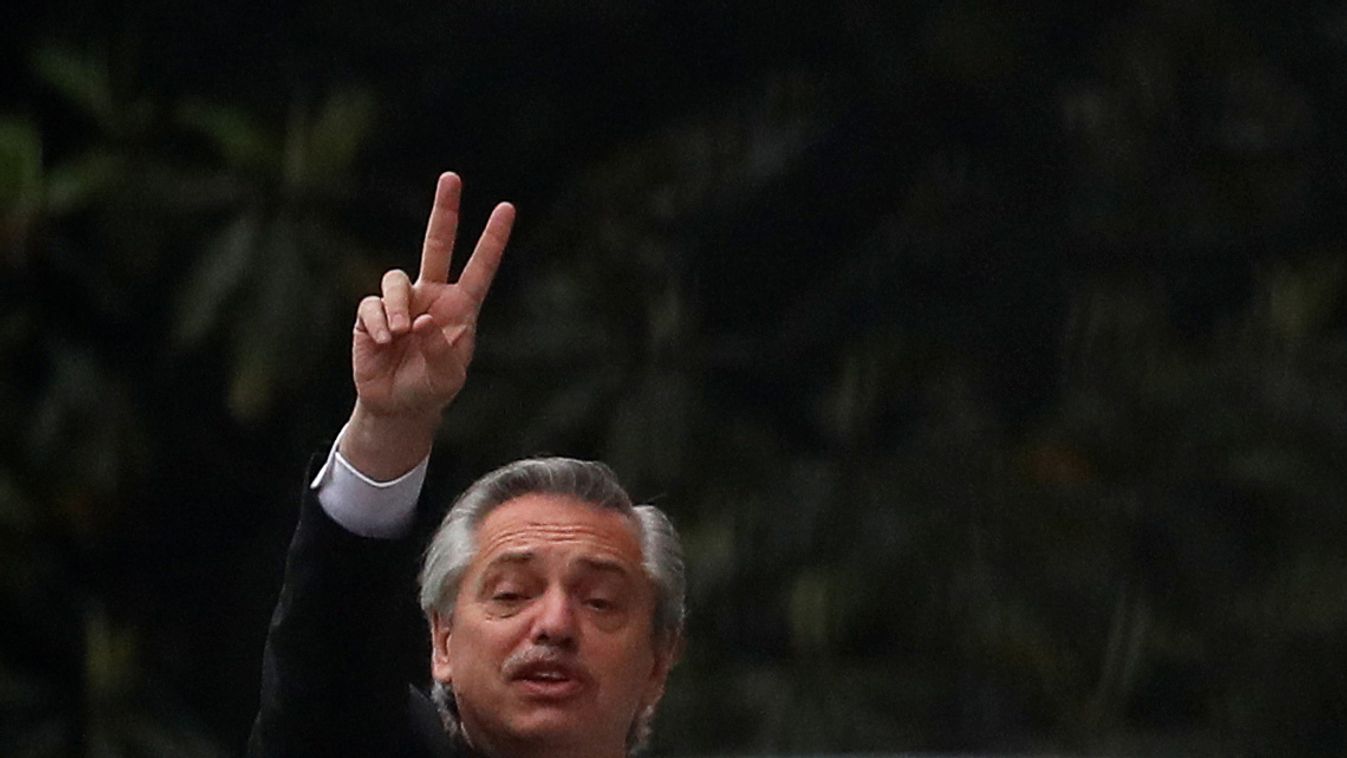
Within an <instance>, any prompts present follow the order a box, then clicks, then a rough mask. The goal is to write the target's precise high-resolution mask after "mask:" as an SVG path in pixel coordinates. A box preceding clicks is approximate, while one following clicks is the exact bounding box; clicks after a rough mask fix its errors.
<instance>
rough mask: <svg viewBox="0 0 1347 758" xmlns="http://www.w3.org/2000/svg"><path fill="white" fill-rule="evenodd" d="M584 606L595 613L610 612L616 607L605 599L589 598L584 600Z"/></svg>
mask: <svg viewBox="0 0 1347 758" xmlns="http://www.w3.org/2000/svg"><path fill="white" fill-rule="evenodd" d="M585 605H587V606H589V607H590V608H592V609H594V610H596V611H611V610H613V609H614V608H616V607H617V604H616V603H614V602H613V601H612V600H609V599H608V598H606V597H591V598H588V599H586V600H585Z"/></svg>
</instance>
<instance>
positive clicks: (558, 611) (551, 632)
mask: <svg viewBox="0 0 1347 758" xmlns="http://www.w3.org/2000/svg"><path fill="white" fill-rule="evenodd" d="M575 633H576V624H575V609H574V608H573V607H572V606H571V598H570V596H569V595H568V594H567V593H566V592H565V591H564V590H563V589H561V588H560V587H552V588H549V589H548V590H547V592H546V593H544V595H543V597H542V602H541V604H539V605H538V615H537V616H536V617H534V619H533V631H532V634H531V637H532V639H533V642H534V643H535V644H538V645H553V646H557V647H565V648H572V647H574V646H575Z"/></svg>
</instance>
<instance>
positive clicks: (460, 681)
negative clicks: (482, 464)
mask: <svg viewBox="0 0 1347 758" xmlns="http://www.w3.org/2000/svg"><path fill="white" fill-rule="evenodd" d="M461 189H462V184H461V182H460V180H459V178H458V177H457V176H455V175H454V174H444V175H443V176H441V177H440V180H439V185H438V187H437V188H436V193H435V204H434V207H433V209H432V211H431V214H430V222H429V226H428V228H427V231H426V239H425V245H424V247H423V249H422V254H421V268H420V273H419V276H418V277H417V279H416V281H415V282H413V281H411V279H410V278H409V277H408V276H407V275H406V274H404V273H403V272H401V271H397V270H394V271H390V272H388V273H387V274H385V275H384V277H383V282H382V292H381V294H380V295H379V296H371V297H368V298H366V299H365V300H363V301H362V302H361V303H360V306H359V308H358V311H357V316H356V323H355V330H354V335H353V338H352V351H351V352H352V368H353V374H354V378H355V387H356V395H357V399H356V403H355V408H354V409H353V411H352V413H351V417H350V420H349V421H348V422H347V424H346V427H345V428H344V429H343V430H342V432H341V434H340V436H339V437H338V441H337V444H336V445H335V446H334V447H333V449H332V451H331V452H330V454H329V456H328V460H327V462H326V463H325V464H323V466H322V468H321V469H320V470H319V471H318V473H317V475H316V476H315V477H314V479H313V483H312V485H311V486H310V487H309V488H307V489H306V491H305V494H304V501H303V504H302V506H301V511H300V520H299V525H298V527H297V528H296V532H295V537H294V541H293V543H292V545H291V548H290V554H289V557H288V559H287V564H286V576H285V585H284V587H283V589H282V591H281V598H280V601H279V603H278V605H277V608H276V613H275V615H274V617H273V619H272V625H271V630H270V633H269V635H268V638H267V646H266V651H265V653H264V659H263V681H262V699H261V705H260V708H259V713H258V717H257V721H256V722H255V724H254V726H253V732H252V736H251V738H250V740H249V744H248V747H249V753H250V754H251V755H257V756H262V755H268V756H270V755H286V756H290V755H380V756H384V755H406V756H432V755H472V756H483V757H487V758H496V757H497V756H502V757H503V756H511V757H513V756H544V755H546V756H577V757H578V756H588V757H596V758H605V757H611V758H617V757H618V756H623V755H627V754H628V753H629V752H630V751H631V750H633V749H635V748H636V747H638V746H639V744H640V742H641V740H642V739H643V738H644V735H645V731H646V729H647V728H648V724H649V720H650V716H651V714H652V713H653V711H654V708H655V705H656V704H657V703H658V701H659V699H660V697H661V695H662V694H663V691H664V683H665V679H666V677H667V675H668V672H669V669H670V667H671V666H672V665H673V663H674V661H675V659H676V657H677V651H678V648H679V644H680V640H681V634H682V624H683V584H684V583H683V566H682V555H681V548H680V547H679V544H678V537H677V534H676V533H675V531H674V529H673V527H672V525H671V524H670V523H669V521H668V519H667V518H665V517H664V515H663V514H661V513H660V512H659V511H658V510H657V509H655V508H653V507H652V506H633V505H632V504H631V501H630V499H629V498H628V497H627V495H626V493H625V492H624V491H623V490H622V488H621V486H620V485H619V484H618V483H617V481H616V479H615V478H614V476H613V474H612V472H611V471H610V470H609V469H608V468H607V467H606V466H604V465H603V464H600V463H592V462H585V461H576V460H571V459H564V458H550V459H532V460H524V461H518V462H516V463H513V464H510V465H507V466H505V467H503V468H501V469H498V470H497V471H495V472H492V473H491V474H488V475H487V476H486V477H483V478H482V479H481V480H479V481H478V482H477V483H475V484H474V485H472V486H471V487H470V488H469V489H468V490H467V491H466V492H464V494H463V495H462V496H461V497H460V498H459V499H458V500H457V501H456V502H455V504H454V506H453V508H451V510H450V512H449V514H448V516H446V517H445V519H444V522H443V523H442V525H441V526H440V528H439V530H438V531H437V532H436V534H435V537H434V538H433V539H432V541H431V545H430V547H429V549H428V550H427V553H426V559H425V563H424V566H423V568H422V571H421V607H422V610H423V611H424V612H425V614H426V619H427V621H428V623H429V625H430V636H431V674H432V677H433V679H434V681H435V687H434V693H435V694H434V701H435V704H434V705H432V704H431V701H430V700H429V699H427V698H426V697H425V696H424V695H423V694H422V693H420V692H419V691H417V690H415V689H414V688H413V689H411V690H410V691H409V688H408V686H407V684H406V683H405V682H403V681H400V680H399V677H398V675H397V673H396V668H397V667H395V666H390V665H386V664H387V661H386V659H387V657H388V655H389V650H388V646H389V645H392V644H395V641H396V640H397V638H398V635H397V629H396V626H397V623H396V616H397V614H396V613H395V612H394V611H395V608H396V605H397V596H398V594H399V593H401V592H404V591H406V590H407V589H409V587H406V586H405V585H404V582H405V581H409V580H410V577H409V576H408V575H407V572H406V571H405V570H404V569H405V568H406V566H407V565H408V564H409V563H410V560H409V556H408V554H409V553H412V552H414V550H415V546H414V545H410V544H409V543H411V542H412V540H410V539H408V538H407V535H408V532H409V530H410V528H411V523H412V520H413V515H414V510H415V503H416V500H417V498H418V496H419V491H420V487H421V482H422V480H423V479H424V475H425V466H426V461H427V459H428V457H429V455H430V449H431V444H432V441H433V438H434V435H435V430H436V428H437V426H438V424H439V421H440V416H441V414H442V412H443V410H444V409H445V408H446V407H447V406H448V405H449V404H450V402H451V401H452V400H453V399H454V397H455V396H456V395H457V394H458V392H459V390H461V389H462V387H463V384H464V382H465V380H466V377H467V369H468V365H469V364H470V363H471V360H472V354H473V348H474V343H475V338H476V324H477V319H478V315H479V314H480V312H481V306H482V303H483V301H484V300H485V298H486V294H487V290H488V289H489V287H490V285H491V281H492V279H493V278H494V276H495V273H496V269H497V267H498V266H499V264H500V259H501V256H502V254H503V253H504V250H505V246H506V243H507V241H508V239H509V235H510V229H511V226H512V224H513V221H514V208H513V207H512V206H510V205H509V204H508V203H501V204H500V205H498V206H497V207H496V209H495V211H494V212H493V213H492V214H491V217H490V220H488V222H487V225H486V229H485V230H484V231H483V233H482V236H481V239H480V240H479V241H478V243H477V247H476V249H475V250H474V251H473V254H472V257H471V258H469V260H468V262H467V264H466V266H465V267H464V269H463V273H462V275H461V276H460V277H459V279H458V281H457V282H454V283H450V282H449V281H448V277H449V264H450V258H451V255H452V252H453V246H454V237H455V233H456V228H457V225H458V205H459V196H460V193H461Z"/></svg>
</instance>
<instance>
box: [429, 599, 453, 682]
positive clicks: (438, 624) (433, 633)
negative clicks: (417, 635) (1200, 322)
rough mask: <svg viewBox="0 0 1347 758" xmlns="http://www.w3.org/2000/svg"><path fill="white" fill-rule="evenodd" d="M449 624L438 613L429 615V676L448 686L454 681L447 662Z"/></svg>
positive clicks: (451, 667)
mask: <svg viewBox="0 0 1347 758" xmlns="http://www.w3.org/2000/svg"><path fill="white" fill-rule="evenodd" d="M450 626H451V623H450V621H449V620H448V619H447V618H445V617H444V616H441V615H440V612H439V611H431V613H430V675H431V677H433V678H434V679H435V681H437V682H441V683H443V684H449V683H450V682H452V681H453V679H454V672H453V666H451V665H450V662H449V639H450V633H451V629H450Z"/></svg>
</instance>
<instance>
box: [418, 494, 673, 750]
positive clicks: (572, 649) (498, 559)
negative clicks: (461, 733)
mask: <svg viewBox="0 0 1347 758" xmlns="http://www.w3.org/2000/svg"><path fill="white" fill-rule="evenodd" d="M654 608H655V591H654V587H653V586H652V584H651V582H650V580H649V579H648V578H647V577H646V575H645V573H644V571H643V570H642V568H641V547H640V543H639V542H638V541H637V538H636V534H635V527H634V525H633V524H632V523H631V522H630V521H629V520H628V519H627V517H626V516H625V515H623V514H621V513H618V512H616V511H612V510H607V509H600V508H596V507H594V506H591V505H588V504H586V503H583V502H580V501H578V500H574V499H572V498H567V497H563V496H555V495H542V494H531V495H525V496H522V497H519V498H516V499H514V500H511V501H509V502H507V503H504V504H502V505H500V506H498V507H497V508H496V509H495V510H493V511H491V512H490V513H489V514H488V515H487V517H486V518H485V519H484V520H483V521H482V523H481V525H480V526H479V527H478V530H477V554H476V556H475V557H474V558H473V561H472V563H471V564H470V565H469V566H468V570H467V572H466V573H465V575H464V578H463V581H462V583H461V585H460V586H459V592H458V597H457V599H456V600H455V603H454V614H453V620H452V622H451V623H450V622H447V621H445V620H444V619H442V618H440V617H438V616H436V617H435V618H434V619H433V621H432V625H433V628H432V637H433V640H432V642H433V646H434V650H433V655H432V672H433V674H434V676H435V679H436V680H438V681H441V682H446V683H449V684H450V685H451V687H452V689H453V692H454V695H455V699H456V700H457V702H458V709H459V714H460V716H461V718H462V722H463V726H464V728H465V729H466V731H467V735H468V738H469V739H470V740H471V741H472V742H473V744H474V746H475V747H476V748H477V749H479V750H481V751H483V752H485V753H487V754H489V755H491V754H511V753H519V752H528V751H530V750H537V749H540V748H542V749H544V750H545V751H546V752H549V753H551V754H557V753H560V752H562V751H576V752H579V753H581V754H586V755H602V754H617V755H621V754H624V752H625V744H626V735H627V732H628V730H629V729H630V728H631V725H632V723H633V721H634V720H635V718H636V715H637V714H638V713H639V712H640V711H641V710H642V709H644V708H646V707H647V706H651V705H654V703H655V702H656V701H657V700H658V699H659V697H660V695H661V694H662V693H663V689H664V679H665V676H666V675H667V673H668V669H669V665H670V664H671V662H672V661H671V655H670V653H669V652H668V651H664V650H656V646H655V644H654V640H653V635H652V632H653V627H652V624H653V617H654Z"/></svg>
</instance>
